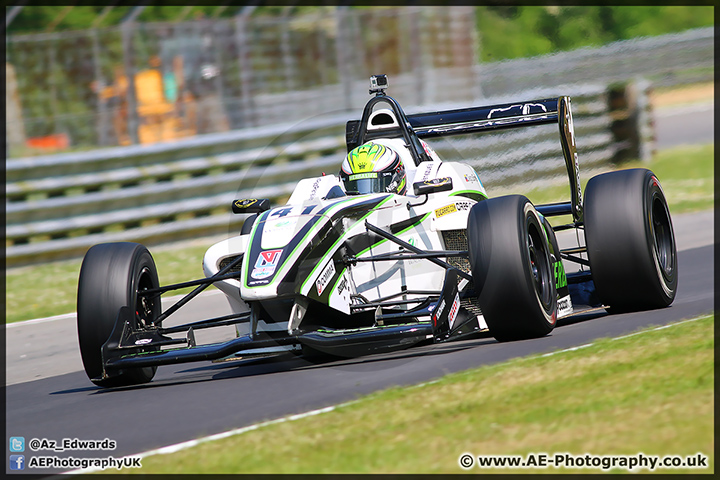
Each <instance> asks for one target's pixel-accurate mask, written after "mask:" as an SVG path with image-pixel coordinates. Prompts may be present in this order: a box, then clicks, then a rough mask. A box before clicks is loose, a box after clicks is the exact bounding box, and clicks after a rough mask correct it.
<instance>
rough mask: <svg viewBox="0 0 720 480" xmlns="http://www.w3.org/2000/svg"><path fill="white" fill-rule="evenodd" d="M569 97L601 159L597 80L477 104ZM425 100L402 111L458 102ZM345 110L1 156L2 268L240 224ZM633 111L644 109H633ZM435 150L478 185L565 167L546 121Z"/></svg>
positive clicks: (326, 154) (311, 170) (582, 143)
mask: <svg viewBox="0 0 720 480" xmlns="http://www.w3.org/2000/svg"><path fill="white" fill-rule="evenodd" d="M559 95H570V96H571V98H572V104H573V113H574V119H575V132H576V136H577V139H578V140H577V143H578V154H579V158H580V168H581V172H587V171H595V170H598V169H601V168H606V167H607V166H608V164H609V162H610V161H611V160H612V159H613V158H614V157H615V156H616V154H617V153H618V151H620V150H622V149H623V148H626V146H625V145H624V142H623V141H621V140H619V139H618V138H616V137H615V136H614V135H613V133H612V125H613V115H612V112H610V110H609V106H608V105H609V102H608V93H607V87H606V86H605V85H584V86H582V85H572V86H558V87H554V88H550V89H535V90H528V91H526V92H524V93H522V94H518V95H513V96H511V97H496V98H491V99H486V100H484V101H483V102H482V103H483V104H491V103H505V102H512V101H514V100H533V99H537V98H549V97H554V96H559ZM467 106H468V105H467V104H462V105H458V104H436V105H426V106H422V107H414V108H408V109H407V111H408V113H415V112H419V111H430V110H443V109H449V108H459V107H467ZM350 118H351V116H350V115H340V116H338V115H335V116H332V117H327V118H315V119H312V120H308V121H306V122H295V123H293V124H285V125H276V126H272V127H259V128H253V129H248V130H242V131H235V132H228V133H223V134H210V135H204V136H198V137H195V138H192V139H189V140H185V141H179V142H174V143H165V144H155V145H151V146H132V147H116V148H111V149H106V150H97V151H90V152H81V153H76V154H62V155H53V156H46V157H33V158H19V159H11V160H9V161H8V162H7V184H6V191H7V203H6V219H7V220H6V221H7V226H6V234H7V246H6V256H7V264H8V265H9V266H14V265H22V264H29V263H37V262H44V261H49V260H54V259H61V258H69V257H77V256H81V255H82V254H83V253H84V252H85V251H86V250H87V249H88V248H89V247H90V246H92V245H93V244H96V243H101V242H107V241H121V240H122V241H140V242H145V243H160V242H168V241H173V240H178V239H182V238H190V237H196V236H199V235H207V234H214V233H221V232H222V233H228V234H231V233H232V232H234V231H237V230H238V229H239V227H240V226H241V224H242V222H243V221H244V218H245V216H243V215H232V214H231V213H230V204H231V202H232V200H233V199H235V198H240V197H244V196H253V197H266V198H270V199H271V200H272V201H273V202H281V201H284V200H285V199H287V197H288V196H289V195H290V194H291V193H292V190H293V188H294V186H295V184H296V183H297V181H298V180H300V179H302V178H305V177H311V176H317V175H320V174H321V172H327V173H336V172H337V170H338V169H339V166H340V163H341V161H342V158H343V156H344V155H345V153H346V147H345V140H344V127H345V122H346V121H347V120H349V119H350ZM643 118H645V117H643ZM430 143H431V145H433V146H434V147H435V148H436V150H437V151H438V153H439V154H440V155H441V157H443V158H446V159H448V160H459V161H463V162H465V163H468V164H470V165H472V166H473V167H474V168H475V169H476V170H477V171H478V172H479V174H480V177H481V179H482V180H483V182H484V184H485V186H486V188H487V189H488V190H489V192H490V193H491V194H492V189H493V188H499V187H504V186H507V185H509V184H513V183H518V182H522V183H524V184H526V183H531V184H532V183H547V182H549V181H553V180H554V179H557V178H559V179H561V180H562V179H563V178H564V175H565V171H564V168H565V167H564V163H563V161H562V152H561V150H560V143H559V141H558V132H557V126H555V125H543V126H539V127H529V128H526V129H520V130H513V131H506V132H505V133H500V134H484V135H476V136H472V137H466V138H462V137H457V138H453V137H450V138H448V139H443V140H438V141H430Z"/></svg>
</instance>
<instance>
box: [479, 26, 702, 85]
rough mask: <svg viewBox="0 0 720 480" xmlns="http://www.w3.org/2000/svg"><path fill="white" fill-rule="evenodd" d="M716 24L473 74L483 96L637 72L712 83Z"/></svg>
mask: <svg viewBox="0 0 720 480" xmlns="http://www.w3.org/2000/svg"><path fill="white" fill-rule="evenodd" d="M714 48H715V28H714V27H706V28H697V29H693V30H687V31H685V32H682V33H673V34H666V35H660V36H655V37H642V38H637V39H630V40H623V41H618V42H614V43H611V44H609V45H606V46H603V47H586V48H580V49H577V50H572V51H569V52H559V53H553V54H548V55H540V56H537V57H530V58H521V59H514V60H504V61H499V62H492V63H482V64H478V65H476V66H475V72H476V75H477V78H478V79H479V82H480V87H481V88H482V92H483V94H484V95H500V94H504V93H510V92H519V91H524V90H527V89H528V88H535V87H546V86H552V85H558V84H574V83H579V84H582V83H587V82H601V83H605V84H609V83H612V82H626V81H627V80H628V79H632V78H633V77H636V76H642V77H644V78H646V79H648V80H650V81H651V82H652V83H653V85H654V86H656V87H658V86H672V85H679V84H688V83H697V82H703V81H712V80H713V78H714V66H715V55H714Z"/></svg>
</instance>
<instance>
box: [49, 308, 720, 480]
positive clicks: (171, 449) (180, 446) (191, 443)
mask: <svg viewBox="0 0 720 480" xmlns="http://www.w3.org/2000/svg"><path fill="white" fill-rule="evenodd" d="M710 316H711V315H703V316H702V317H697V318H692V319H689V320H683V321H680V322H677V323H671V324H668V325H663V326H660V327H656V328H653V329H651V330H643V331H641V332H635V333H630V334H628V335H623V336H622V337H613V338H611V339H610V340H620V339H622V338H628V337H632V336H635V335H640V334H643V333H648V332H654V331H656V330H663V329H665V328H670V327H675V326H677V325H682V324H685V323H690V322H695V321H697V320H702V319H705V318H708V317H710ZM594 344H595V342H593V343H587V344H585V345H580V346H577V347H571V348H566V349H564V350H557V351H555V352H550V353H546V354H543V355H539V357H549V356H551V355H556V354H558V353H563V352H572V351H575V350H579V349H581V348H586V347H590V346H592V345H594ZM437 382H439V380H431V381H428V382H424V383H420V384H418V385H414V386H411V387H407V388H417V387H421V386H425V385H430V384H433V383H437ZM359 401H360V400H352V401H350V402H345V403H340V404H338V405H331V406H329V407H325V408H319V409H317V410H310V411H309V412H305V413H299V414H296V415H289V416H287V417H282V418H277V419H275V420H268V421H265V422H261V423H256V424H254V425H248V426H247V427H242V428H236V429H233V430H228V431H226V432H221V433H216V434H214V435H209V436H207V437H201V438H198V439H195V440H188V441H187V442H181V443H176V444H174V445H168V446H166V447H161V448H156V449H154V450H148V451H147V452H143V453H137V454H135V455H127V456H125V457H122V458H131V457H141V458H145V457H150V456H152V455H166V454H168V453H175V452H179V451H181V450H185V449H188V448H192V447H196V446H197V445H200V444H201V443H206V442H212V441H213V440H219V439H221V438H227V437H232V436H234V435H241V434H243V433H245V432H250V431H252V430H257V429H259V428H263V427H267V426H269V425H274V424H276V423H284V422H292V421H294V420H300V419H302V418H307V417H312V416H314V415H320V414H323V413H328V412H332V411H333V410H335V409H337V408H340V407H345V406H347V405H351V404H353V403H357V402H359ZM119 460H122V459H119ZM99 471H102V469H101V468H98V467H92V468H86V469H78V470H72V471H68V472H65V473H62V474H61V475H68V474H69V475H78V474H83V473H91V472H99ZM56 477H57V478H60V476H59V475H57V476H55V477H50V478H56Z"/></svg>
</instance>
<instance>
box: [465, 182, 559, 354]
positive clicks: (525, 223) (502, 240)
mask: <svg viewBox="0 0 720 480" xmlns="http://www.w3.org/2000/svg"><path fill="white" fill-rule="evenodd" d="M468 246H469V257H470V266H471V269H472V275H473V282H474V285H475V291H477V292H479V296H478V301H479V303H480V309H481V310H482V313H483V317H484V318H485V322H486V323H487V325H488V328H489V330H490V333H491V334H492V335H493V336H494V337H495V338H496V339H497V340H498V341H501V342H503V341H509V340H520V339H524V338H534V337H542V336H544V335H547V334H548V333H550V332H551V331H552V330H553V328H555V323H556V321H557V290H556V286H555V277H554V271H553V269H552V263H551V259H550V246H549V243H548V236H547V235H546V233H545V231H544V228H543V226H542V221H541V219H540V216H539V214H538V213H537V211H536V210H535V207H533V205H532V203H530V201H529V200H528V199H527V198H526V197H524V196H522V195H508V196H504V197H495V198H491V199H488V200H485V201H483V202H479V203H477V204H475V205H474V206H473V208H472V209H471V210H470V215H469V216H468Z"/></svg>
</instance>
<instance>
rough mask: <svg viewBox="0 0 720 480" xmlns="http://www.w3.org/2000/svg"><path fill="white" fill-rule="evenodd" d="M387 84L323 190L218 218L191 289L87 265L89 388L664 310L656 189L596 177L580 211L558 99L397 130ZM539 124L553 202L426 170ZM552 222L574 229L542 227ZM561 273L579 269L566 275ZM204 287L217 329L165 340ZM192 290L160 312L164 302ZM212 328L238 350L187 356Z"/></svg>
mask: <svg viewBox="0 0 720 480" xmlns="http://www.w3.org/2000/svg"><path fill="white" fill-rule="evenodd" d="M387 84H388V82H387V77H386V76H384V75H378V76H373V77H372V78H371V89H370V94H371V95H373V96H372V97H371V98H370V100H369V101H368V102H367V104H366V105H365V108H364V110H363V113H362V116H361V118H360V119H359V120H351V121H349V122H348V123H347V125H346V142H347V151H348V155H347V157H346V158H345V159H344V160H343V161H342V163H341V165H340V171H339V174H338V175H323V176H319V177H316V178H307V179H304V180H301V181H300V182H299V183H298V184H297V187H296V188H295V190H294V191H293V193H292V195H291V196H290V198H289V200H288V202H287V204H285V205H278V206H272V205H271V202H270V200H269V199H261V198H241V199H238V200H235V201H234V202H233V204H232V206H231V208H232V211H233V212H234V213H236V214H244V215H246V216H247V215H249V216H247V218H246V220H245V222H244V224H243V225H242V229H241V231H240V232H238V234H237V235H235V236H232V237H230V238H228V239H227V240H224V241H222V242H219V243H217V244H215V245H213V246H211V247H210V248H209V249H208V250H207V252H206V254H205V256H204V259H203V269H204V273H205V278H202V279H199V280H194V281H189V282H183V283H180V284H173V285H167V286H162V287H161V286H160V285H159V281H158V273H157V269H156V267H155V263H154V261H153V258H152V256H151V254H150V253H149V251H148V250H147V248H146V247H144V246H143V245H140V244H137V243H129V242H121V243H107V244H99V245H95V246H93V247H92V248H90V249H89V250H88V252H87V253H86V255H85V257H84V259H83V263H82V267H81V271H80V278H79V286H78V299H77V325H78V337H79V345H80V351H81V356H82V361H83V365H84V368H85V372H86V373H87V375H88V377H89V379H90V380H91V381H92V382H93V383H95V384H96V385H98V386H101V387H111V386H120V385H130V384H138V383H144V382H149V381H150V380H151V379H152V378H153V376H154V374H155V372H156V369H157V367H158V366H160V365H168V364H176V363H183V362H191V361H200V360H219V359H225V360H226V359H233V358H240V357H242V358H248V357H250V356H252V355H269V354H288V353H292V354H297V355H302V356H305V357H313V356H317V355H330V356H340V357H349V356H359V355H367V354H372V353H380V352H389V351H393V350H397V349H403V348H408V347H411V346H416V345H424V344H433V343H440V342H449V341H455V340H461V339H467V338H470V337H472V336H478V335H482V334H486V335H492V336H493V337H495V338H496V339H497V340H498V341H501V342H506V341H512V340H519V339H526V338H533V337H541V336H544V335H548V334H549V333H551V332H552V331H553V329H554V327H555V326H556V324H557V321H558V319H559V318H562V317H565V316H568V315H571V314H573V312H574V310H575V309H576V307H577V306H578V305H580V304H584V305H588V304H590V305H602V306H604V307H605V308H607V309H608V310H609V311H610V312H616V311H632V310H641V309H651V308H660V307H666V306H668V305H670V304H671V303H672V302H673V299H674V297H675V292H676V291H677V252H676V247H675V238H674V233H673V228H672V221H671V218H670V212H669V209H668V206H667V202H666V199H665V195H664V193H663V190H662V187H661V186H660V182H659V180H658V179H657V177H656V176H655V175H654V174H653V173H652V172H651V171H649V170H647V169H630V170H619V171H613V172H609V173H604V174H600V175H597V176H595V177H593V178H591V179H590V180H589V181H588V183H587V187H586V192H585V195H584V197H583V194H582V190H581V184H580V177H579V173H578V157H577V150H576V143H575V136H574V130H573V121H572V113H571V104H570V98H569V97H566V96H561V97H558V98H550V99H542V100H533V101H523V102H516V103H509V104H502V105H490V106H479V107H471V108H465V109H457V110H445V111H437V112H429V113H420V114H413V115H406V114H405V112H404V111H403V109H402V108H401V107H400V105H399V104H398V102H397V101H396V100H395V99H393V98H392V97H390V96H388V95H387V94H386V93H385V90H386V89H387ZM547 123H556V124H557V125H558V126H559V137H560V144H561V147H562V154H563V157H564V161H565V165H566V169H567V173H568V179H569V186H570V200H569V201H567V202H562V203H553V204H545V205H533V204H532V203H531V202H530V201H529V200H528V199H527V198H526V197H525V196H522V195H506V196H499V197H492V198H490V197H489V196H488V194H487V191H486V189H485V187H484V185H483V183H482V182H481V180H480V177H479V176H478V174H477V172H476V171H475V170H474V169H473V168H472V167H470V166H468V165H467V164H464V163H461V162H452V161H444V160H441V159H440V157H439V156H438V154H437V153H436V152H435V151H434V149H433V148H432V147H431V145H430V144H429V143H428V142H426V141H425V139H432V138H437V137H443V136H447V135H476V134H486V132H493V131H496V130H500V129H507V128H522V127H526V126H531V125H540V124H547ZM519 160H520V159H519ZM561 215H570V216H571V218H572V221H571V222H570V223H567V224H561V225H553V224H551V223H550V221H549V220H548V218H549V217H557V216H561ZM568 229H575V230H577V232H578V234H579V235H580V236H584V239H585V242H584V244H582V242H580V246H577V247H574V248H569V249H560V248H559V246H558V241H557V238H556V235H555V232H557V231H560V230H568ZM567 262H574V263H576V264H580V265H581V266H582V268H581V269H580V270H579V271H576V272H573V273H567V274H566V273H565V272H566V270H567V269H566V267H565V265H566V263H567ZM210 285H215V286H216V287H217V288H218V289H219V290H221V291H222V292H224V294H225V296H226V297H227V300H228V302H229V304H230V307H231V309H232V314H230V315H225V316H222V317H218V318H207V319H199V320H197V321H194V322H191V323H186V324H183V325H175V326H164V325H163V322H164V321H165V320H166V319H167V318H168V317H169V316H170V315H172V314H173V313H175V312H176V311H177V310H178V309H180V308H182V306H183V305H185V304H187V302H188V301H190V300H191V299H192V298H194V297H195V296H197V295H198V294H199V293H200V292H201V291H203V290H204V289H205V288H207V287H208V286H210ZM191 286H194V287H196V288H195V289H194V290H193V291H192V292H191V293H189V294H187V295H186V296H184V297H183V298H182V299H181V300H179V301H178V302H176V303H175V304H174V305H172V306H171V307H170V308H168V309H167V310H166V311H161V301H160V298H161V295H162V294H164V293H166V292H170V291H173V290H177V289H180V288H186V287H191ZM574 303H575V305H574ZM226 325H234V326H235V328H236V331H237V336H236V338H233V339H231V340H228V341H225V342H221V343H214V344H198V343H197V341H196V338H195V332H196V331H197V330H199V329H205V328H211V327H218V326H226ZM178 334H179V335H178Z"/></svg>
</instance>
